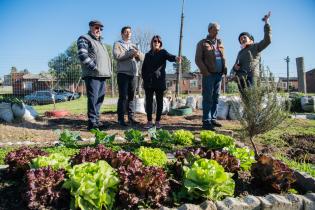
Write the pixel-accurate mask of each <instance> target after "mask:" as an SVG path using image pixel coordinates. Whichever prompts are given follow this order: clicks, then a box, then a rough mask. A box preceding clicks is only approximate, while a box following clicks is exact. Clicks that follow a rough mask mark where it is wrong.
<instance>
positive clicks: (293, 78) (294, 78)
mask: <svg viewBox="0 0 315 210" xmlns="http://www.w3.org/2000/svg"><path fill="white" fill-rule="evenodd" d="M294 80H298V78H297V77H289V81H294ZM279 81H287V77H279Z"/></svg>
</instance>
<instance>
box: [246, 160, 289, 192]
mask: <svg viewBox="0 0 315 210" xmlns="http://www.w3.org/2000/svg"><path fill="white" fill-rule="evenodd" d="M251 173H252V176H254V178H255V179H256V180H257V181H259V182H262V183H264V184H266V185H268V186H269V187H270V188H271V189H273V190H274V191H275V192H278V193H280V192H287V191H288V190H289V189H290V187H291V184H292V183H294V182H295V177H294V173H293V170H292V169H290V168H288V166H286V165H285V164H283V163H282V162H281V161H279V160H275V159H273V158H271V157H269V156H266V155H261V156H260V157H259V159H258V160H257V163H254V164H253V166H252V169H251Z"/></svg>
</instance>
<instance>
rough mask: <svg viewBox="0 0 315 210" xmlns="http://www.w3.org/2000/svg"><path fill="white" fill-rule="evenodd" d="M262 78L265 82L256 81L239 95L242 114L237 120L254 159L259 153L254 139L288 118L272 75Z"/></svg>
mask: <svg viewBox="0 0 315 210" xmlns="http://www.w3.org/2000/svg"><path fill="white" fill-rule="evenodd" d="M264 78H265V79H266V81H261V79H258V80H257V81H256V82H255V84H254V85H253V86H251V87H245V88H244V89H242V91H241V94H240V96H241V104H242V106H243V114H242V115H241V116H239V118H240V122H241V124H242V127H243V128H242V130H243V134H244V135H245V136H247V137H249V139H250V141H251V143H252V145H253V148H254V151H255V156H256V157H258V156H259V151H258V150H257V147H256V145H255V143H254V137H255V136H256V135H258V134H263V133H265V132H267V131H269V130H272V129H274V128H275V127H276V126H278V125H279V124H280V123H281V122H282V121H283V120H284V119H285V118H287V116H288V112H287V110H286V106H285V102H284V101H283V102H281V100H279V97H277V89H276V84H275V82H274V79H273V77H272V75H270V76H269V77H264ZM237 113H239V112H237Z"/></svg>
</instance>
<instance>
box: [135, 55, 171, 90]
mask: <svg viewBox="0 0 315 210" xmlns="http://www.w3.org/2000/svg"><path fill="white" fill-rule="evenodd" d="M166 60H168V61H170V62H175V61H176V56H175V55H172V54H170V53H168V52H167V51H166V50H164V49H162V50H160V51H158V52H154V51H153V50H150V51H149V52H147V53H146V54H145V58H144V62H143V65H142V71H141V72H142V79H143V87H144V89H149V88H153V89H161V90H166V82H165V67H166Z"/></svg>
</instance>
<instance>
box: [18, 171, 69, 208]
mask: <svg viewBox="0 0 315 210" xmlns="http://www.w3.org/2000/svg"><path fill="white" fill-rule="evenodd" d="M65 176H66V173H65V170H63V169H59V170H53V169H52V168H51V167H43V168H39V169H31V170H28V171H27V173H26V179H25V180H26V193H25V194H24V197H23V199H24V200H25V201H26V203H27V207H28V208H29V209H34V210H35V209H46V207H48V206H49V207H54V209H68V208H69V200H70V194H69V192H68V191H67V190H65V189H63V188H62V184H63V182H64V179H65Z"/></svg>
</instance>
